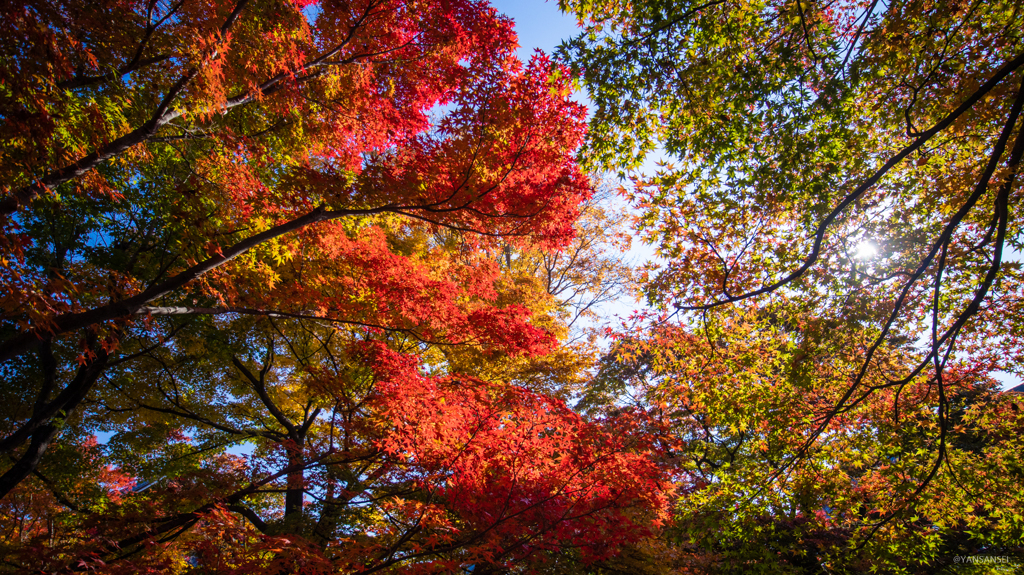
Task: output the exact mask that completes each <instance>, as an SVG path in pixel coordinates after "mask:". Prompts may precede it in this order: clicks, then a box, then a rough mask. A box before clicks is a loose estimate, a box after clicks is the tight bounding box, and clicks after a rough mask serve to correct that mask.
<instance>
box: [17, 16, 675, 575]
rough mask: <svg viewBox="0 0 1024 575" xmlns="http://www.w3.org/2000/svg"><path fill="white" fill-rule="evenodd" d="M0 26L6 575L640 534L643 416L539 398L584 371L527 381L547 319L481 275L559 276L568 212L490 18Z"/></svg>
mask: <svg viewBox="0 0 1024 575" xmlns="http://www.w3.org/2000/svg"><path fill="white" fill-rule="evenodd" d="M0 26H2V31H0V42H2V43H3V50H4V53H5V57H4V60H3V64H2V69H0V110H2V114H3V116H2V122H0V132H2V138H3V142H4V143H3V146H2V148H0V174H2V176H0V177H2V181H3V194H2V198H0V211H2V213H3V215H2V216H0V218H2V219H0V224H2V226H3V235H2V239H0V249H2V258H0V281H2V282H3V290H2V294H0V305H2V314H3V315H2V323H0V337H2V340H3V343H2V344H0V349H2V352H0V357H2V360H3V361H4V364H3V365H4V367H3V370H4V379H5V381H4V384H3V387H2V391H0V393H2V394H3V404H4V407H3V408H2V409H3V413H4V417H3V424H2V426H0V430H2V437H0V449H2V450H3V451H4V453H5V454H6V457H7V459H5V462H4V463H3V465H2V467H0V470H2V471H3V475H2V476H0V491H2V496H3V500H2V501H3V503H2V505H0V517H2V524H3V535H2V537H3V538H2V541H0V545H2V547H0V549H2V551H0V555H3V556H4V558H5V563H4V564H3V567H2V568H3V569H8V570H13V571H23V570H29V571H40V572H65V571H77V570H86V571H96V572H108V573H121V572H124V573H136V572H186V571H189V570H194V569H202V570H204V571H209V572H218V573H252V572H289V573H297V572H304V573H321V572H322V573H335V572H364V573H365V572H375V571H389V572H394V571H396V570H400V571H402V572H423V573H428V572H450V571H452V570H458V569H467V568H472V569H474V570H475V571H477V572H485V571H488V570H502V569H505V568H507V567H508V566H510V565H528V564H535V565H538V566H542V565H545V564H547V563H549V562H550V561H551V560H552V559H551V558H552V557H553V556H557V555H565V554H567V553H568V554H569V555H570V556H572V557H573V558H574V559H573V560H574V561H582V562H583V563H593V562H595V561H598V560H601V559H604V558H607V557H610V556H612V555H615V554H616V553H617V550H618V549H619V548H620V547H621V546H622V545H623V544H625V543H628V542H630V541H635V540H639V539H640V538H642V537H644V536H648V535H651V534H653V533H654V531H655V530H656V527H655V526H656V525H658V524H660V523H661V522H662V521H664V519H665V518H666V509H667V506H668V499H667V496H666V494H667V493H668V492H670V491H671V486H670V484H669V482H668V480H667V476H666V475H665V473H664V471H663V469H662V468H660V467H659V466H658V465H656V464H655V462H654V460H653V459H652V458H651V457H650V453H651V445H650V443H649V442H647V441H646V440H645V439H643V438H642V437H633V436H630V435H624V434H621V433H618V430H620V429H621V427H622V426H623V425H625V424H626V422H627V420H628V419H629V418H631V417H640V416H642V414H628V413H626V414H623V415H622V416H621V417H619V418H607V419H604V420H601V419H595V420H583V419H582V418H581V417H580V416H579V415H577V414H575V413H574V412H572V411H571V410H570V409H569V408H567V407H566V405H565V404H564V403H563V402H562V400H561V399H556V398H554V397H552V396H549V395H546V394H547V393H549V392H551V391H553V390H556V389H557V388H559V386H560V385H562V384H559V383H558V382H559V381H560V378H567V379H566V380H565V381H569V380H572V381H573V382H575V381H578V380H579V379H580V373H579V370H580V369H583V368H584V367H585V364H586V362H585V361H582V362H577V363H578V365H577V366H576V367H571V368H559V369H553V370H552V371H550V373H551V374H552V375H551V376H543V377H541V376H540V374H541V373H543V372H544V370H546V369H548V368H546V367H544V366H546V365H554V364H553V363H552V360H551V359H550V357H556V356H557V354H559V353H564V352H563V351H560V350H559V348H558V345H559V339H560V338H564V337H565V334H566V329H567V328H566V327H565V324H564V323H563V321H564V320H563V319H562V312H561V311H559V310H560V309H561V308H560V307H559V306H561V305H562V303H560V301H559V300H557V299H556V298H555V297H554V296H552V295H551V294H550V293H549V292H547V291H544V290H543V289H542V288H541V286H540V284H539V283H537V282H534V281H532V280H529V279H528V278H527V277H526V276H525V275H522V274H520V275H518V276H513V275H512V274H511V271H510V270H508V269H502V267H501V265H500V263H499V261H498V258H497V257H496V254H500V253H506V254H510V253H511V250H515V251H516V253H517V254H524V256H523V257H525V254H530V253H541V252H544V253H550V252H552V250H558V249H560V248H562V247H564V246H567V245H570V244H571V243H572V242H573V241H574V235H575V229H574V226H576V222H577V219H578V216H579V214H580V210H581V205H582V204H583V203H584V202H586V201H587V200H588V198H589V197H590V196H591V194H592V188H591V183H590V181H589V179H588V178H587V177H585V176H584V175H583V174H582V172H581V170H580V168H579V167H578V166H577V164H576V161H575V159H574V153H575V150H576V149H577V148H578V147H579V145H580V144H581V143H582V138H583V135H584V133H585V130H584V123H583V122H584V117H585V116H584V115H585V110H584V109H583V107H582V106H580V105H578V104H576V103H573V102H572V101H570V100H569V98H568V97H569V95H570V81H569V78H568V76H567V75H566V74H565V73H564V70H563V69H562V68H561V67H559V66H558V65H555V64H553V63H552V62H550V61H549V60H548V59H547V58H546V57H545V56H543V55H537V56H536V57H534V58H533V59H532V60H531V61H530V62H529V63H528V64H525V65H523V64H521V63H520V62H519V60H518V59H516V58H515V57H514V56H513V54H512V50H513V49H514V48H515V41H516V40H515V38H516V37H515V34H514V32H513V30H512V23H511V21H510V20H508V19H506V18H504V17H502V16H500V15H498V14H497V12H496V11H495V10H494V9H492V8H490V7H489V6H487V5H486V4H485V3H483V2H477V1H468V0H467V1H460V0H456V1H454V2H449V1H445V2H398V1H390V0H367V1H358V2H333V1H331V2H279V1H267V2H262V1H261V2H253V1H249V0H240V1H237V2H234V1H232V2H192V1H189V0H184V1H177V2H167V1H163V0H152V1H150V2H134V1H129V2H100V3H94V2H81V3H78V2H29V3H21V4H18V5H9V6H5V7H4V8H3V13H2V17H0ZM6 54H9V56H7V55H6ZM517 258H518V256H517ZM506 260H507V261H509V262H510V261H511V256H509V255H506ZM506 267H507V266H506ZM552 354H555V355H552ZM549 356H550V357H549ZM468 358H473V359H472V361H469V359H468ZM545 358H548V359H545ZM573 365H575V364H573ZM466 368H469V370H470V371H471V372H472V373H465V370H466ZM487 374H490V376H489V377H485V375H487ZM539 379H543V380H544V381H545V385H544V386H542V387H537V388H531V385H532V383H531V382H536V381H538V380H539ZM566 385H568V383H566ZM97 435H100V436H102V437H103V438H104V443H103V444H99V443H97V439H96V436H97ZM599 542H600V543H599Z"/></svg>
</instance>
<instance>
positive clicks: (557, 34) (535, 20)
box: [491, 0, 579, 62]
mask: <svg viewBox="0 0 1024 575" xmlns="http://www.w3.org/2000/svg"><path fill="white" fill-rule="evenodd" d="M491 5H492V6H494V7H495V8H497V9H498V12H501V13H502V14H505V15H506V16H510V17H511V18H512V19H513V20H515V21H516V33H518V34H519V59H520V60H523V61H524V62H525V61H526V60H528V59H529V58H530V55H531V54H533V50H534V48H540V49H541V50H544V51H545V52H547V53H549V54H550V53H551V51H552V50H553V49H554V48H555V46H558V44H559V42H561V41H562V40H564V39H566V38H569V37H571V36H574V35H575V34H576V33H577V31H578V30H579V29H578V28H577V27H576V19H575V18H574V17H572V16H567V15H565V14H563V13H562V12H561V11H560V10H559V9H558V3H557V2H554V1H550V2H545V1H544V0H492V1H491Z"/></svg>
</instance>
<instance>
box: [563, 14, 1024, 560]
mask: <svg viewBox="0 0 1024 575" xmlns="http://www.w3.org/2000/svg"><path fill="white" fill-rule="evenodd" d="M561 4H562V6H563V7H564V8H567V9H569V10H570V11H573V12H574V13H575V14H576V15H577V16H578V17H579V18H580V21H581V24H582V25H583V26H584V27H585V31H584V32H583V33H582V34H581V35H580V36H579V37H577V38H575V39H573V40H570V41H568V42H566V43H565V44H563V46H562V47H561V49H560V50H561V51H560V57H561V59H562V61H564V62H566V63H568V64H569V65H570V66H571V68H572V69H573V71H574V72H575V73H578V74H579V75H580V77H581V83H582V85H583V86H584V87H585V88H586V89H587V90H588V93H589V95H590V97H591V99H592V100H593V102H594V105H595V111H594V116H593V119H592V121H591V127H590V132H589V135H588V140H587V143H586V144H585V147H584V149H583V158H584V160H585V162H586V163H588V164H589V165H592V166H599V167H604V168H606V169H612V170H615V171H618V172H619V173H620V174H621V175H624V176H628V175H630V174H635V172H634V171H633V170H635V169H636V168H638V167H639V166H641V164H642V162H643V161H644V160H645V159H648V158H651V157H652V156H655V157H656V156H657V155H660V156H661V158H662V160H661V164H660V165H659V168H658V170H657V172H656V173H655V174H653V175H647V176H636V175H633V177H632V180H631V182H630V184H629V186H628V187H627V188H626V190H625V194H626V195H627V197H628V199H629V200H630V201H631V202H632V204H633V206H634V207H635V208H636V209H637V210H638V212H639V215H638V217H637V229H638V232H639V233H640V235H641V236H642V238H643V239H644V240H645V241H647V242H648V243H651V244H653V245H654V246H655V248H656V250H657V252H658V255H659V256H661V257H662V258H663V264H662V265H652V266H651V267H650V268H649V269H648V270H647V272H648V274H649V275H648V279H647V280H646V281H645V288H644V289H645V290H646V294H647V299H648V303H650V304H651V307H652V311H650V312H649V313H647V314H646V315H645V316H643V317H640V318H638V319H639V320H640V321H638V322H637V324H636V327H635V329H634V330H632V331H624V332H623V333H621V334H619V336H620V338H621V339H620V342H621V345H620V347H619V349H618V350H617V352H618V353H617V354H613V355H611V356H609V357H608V358H606V360H605V361H604V362H603V363H604V375H602V376H601V377H599V378H598V379H597V381H596V382H595V385H594V386H593V388H592V389H591V391H590V394H589V395H588V398H587V401H588V402H589V403H587V404H586V405H585V407H589V408H590V409H592V410H597V411H600V410H602V409H605V410H607V409H609V407H608V406H609V405H623V404H624V402H626V400H628V399H629V398H630V393H632V394H633V396H632V399H633V400H634V402H636V403H639V404H642V405H646V406H647V407H648V409H649V410H652V411H654V412H658V413H663V414H664V417H665V418H667V420H668V421H669V423H670V425H672V426H674V428H675V431H674V432H673V433H670V434H668V435H667V436H666V437H665V438H664V442H665V443H666V445H671V453H672V454H674V455H672V457H673V458H674V459H672V462H673V464H674V465H676V466H677V467H676V468H677V469H678V473H679V474H680V475H681V476H682V477H681V478H680V480H679V487H680V489H681V491H682V493H683V495H682V496H681V498H680V500H679V504H680V510H679V512H678V514H677V520H678V523H677V526H676V529H678V530H679V531H675V532H674V534H673V533H667V534H666V536H665V537H666V538H663V539H661V540H658V541H652V542H651V543H650V544H649V546H648V548H647V549H648V551H649V550H650V549H659V548H665V545H666V544H667V542H668V543H671V542H672V541H673V539H672V538H673V537H675V540H674V543H673V544H672V545H669V547H671V548H672V549H674V551H673V553H672V554H666V556H670V557H672V558H673V559H672V561H675V562H676V563H675V564H673V566H672V568H678V569H693V570H697V571H710V572H715V571H738V572H751V571H755V570H757V569H761V570H764V571H766V572H820V571H821V570H822V569H825V570H826V571H829V572H846V571H861V570H868V569H877V570H881V571H887V570H888V571H892V572H935V570H937V569H939V568H941V567H943V566H946V565H947V564H948V563H949V562H950V561H952V558H953V556H955V555H957V554H961V555H971V554H977V553H983V552H991V553H993V554H996V555H998V554H1000V553H1003V554H1005V555H1007V556H1016V555H1017V554H1019V549H1020V542H1021V541H1022V538H1024V530H1022V529H1021V525H1020V522H1019V517H1020V511H1019V510H1020V505H1021V502H1022V501H1024V493H1022V492H1021V490H1020V488H1019V485H1020V469H1019V466H1017V465H1016V464H1015V463H1012V462H1011V460H1012V458H1013V456H1011V455H1010V454H1011V453H1015V452H1017V450H1019V446H1018V445H1017V444H1016V439H1015V436H1014V432H1009V433H1007V432H1006V431H1005V430H1007V429H1017V428H1019V425H1020V419H1019V415H1018V410H1017V403H1014V401H1013V400H1012V399H1011V398H1008V397H1005V396H1002V395H1000V394H999V393H998V392H997V390H998V385H997V384H996V383H994V381H993V379H992V378H993V376H995V375H997V374H998V372H1001V371H1002V372H1007V373H1010V374H1015V375H1017V376H1020V375H1021V373H1022V371H1021V364H1020V359H1021V357H1022V356H1021V348H1020V343H1021V340H1020V334H1021V323H1020V321H1019V319H1018V318H1019V317H1020V310H1019V303H1020V301H1022V300H1021V293H1020V286H1021V277H1020V274H1021V266H1020V263H1019V261H1018V260H1019V256H1018V255H1017V254H1019V251H1020V249H1021V234H1020V229H1021V228H1020V225H1019V223H1018V222H1017V219H1016V218H1015V217H1014V216H1015V215H1016V214H1017V213H1018V212H1019V210H1018V209H1017V206H1018V205H1019V201H1020V190H1021V187H1020V178H1019V177H1018V174H1017V172H1018V170H1019V166H1020V160H1021V156H1022V154H1024V137H1022V135H1021V130H1022V125H1024V123H1022V121H1021V118H1020V113H1021V107H1022V104H1024V96H1022V95H1024V73H1022V66H1024V37H1022V35H1021V30H1022V29H1024V27H1022V24H1024V22H1022V18H1024V14H1022V12H1021V9H1020V6H1019V5H1018V3H1014V2H956V1H950V2H946V1H934V2H933V1H928V2H916V1H915V2H885V3H883V2H875V1H872V0H868V1H863V2H861V1H853V2H829V1H826V2H813V1H809V2H804V1H800V2H795V1H768V2H762V1H754V2H750V1H745V0H735V1H732V0H723V1H711V2H660V1H652V2H641V1H638V2H601V1H597V2H592V1H578V2H577V1H574V0H567V1H565V2H562V3H561ZM626 382H632V383H631V384H628V385H627V383H626ZM624 398H625V399H624ZM982 438H985V439H982Z"/></svg>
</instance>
